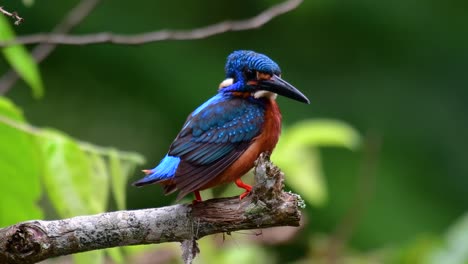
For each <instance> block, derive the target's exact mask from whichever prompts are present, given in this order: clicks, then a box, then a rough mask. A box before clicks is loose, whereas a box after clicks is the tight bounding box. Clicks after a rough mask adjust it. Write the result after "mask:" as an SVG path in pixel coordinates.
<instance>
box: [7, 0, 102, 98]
mask: <svg viewBox="0 0 468 264" xmlns="http://www.w3.org/2000/svg"><path fill="white" fill-rule="evenodd" d="M99 1H100V0H82V1H81V2H79V3H78V4H77V5H76V6H75V7H74V8H73V9H72V10H71V11H70V12H69V13H68V14H67V15H66V16H65V17H64V19H63V20H62V21H61V22H60V23H59V24H57V25H56V26H55V28H54V29H53V30H52V32H53V33H54V34H64V33H68V32H69V31H71V30H72V29H73V28H75V27H76V26H77V25H78V24H80V23H81V21H83V19H85V18H86V17H87V16H88V15H89V14H90V13H91V11H92V10H93V9H94V8H95V7H96V6H97V5H98V3H99ZM56 47H57V45H53V44H47V43H41V44H39V45H37V46H36V47H34V49H33V50H32V52H31V54H32V56H33V57H34V59H35V60H36V61H37V62H38V63H39V62H41V61H43V60H44V59H45V58H47V56H49V55H50V54H51V53H52V52H53V51H54V50H55V48H56ZM18 79H19V76H18V74H17V73H16V72H15V71H14V70H9V71H8V72H6V73H5V74H4V75H3V76H2V78H1V79H0V94H4V93H6V92H7V91H8V90H10V88H11V87H12V86H13V85H14V84H15V83H16V81H18Z"/></svg>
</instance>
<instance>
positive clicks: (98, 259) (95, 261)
mask: <svg viewBox="0 0 468 264" xmlns="http://www.w3.org/2000/svg"><path fill="white" fill-rule="evenodd" d="M72 257H73V260H74V262H75V264H101V263H104V250H95V251H89V252H84V253H78V254H73V255H72Z"/></svg>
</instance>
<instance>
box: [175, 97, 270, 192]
mask: <svg viewBox="0 0 468 264" xmlns="http://www.w3.org/2000/svg"><path fill="white" fill-rule="evenodd" d="M264 114H265V106H264V105H263V104H262V103H261V101H257V100H250V99H245V98H238V97H232V96H230V95H225V94H222V93H220V94H218V95H216V96H214V97H213V98H211V99H210V100H209V101H207V102H206V103H205V104H203V105H201V106H200V107H199V108H197V109H196V110H195V111H194V112H193V113H192V114H190V115H189V117H188V118H187V121H186V122H185V124H184V127H183V128H182V131H181V132H180V133H179V135H178V136H177V138H176V139H175V140H174V142H173V143H172V145H171V147H170V150H169V153H168V155H169V156H173V157H178V158H180V163H179V164H178V167H177V170H176V172H175V176H174V178H173V179H174V183H175V186H168V187H167V188H166V192H167V193H170V192H172V191H175V190H176V189H177V190H179V191H180V193H179V197H183V196H185V195H186V194H187V193H190V192H193V191H196V190H198V189H199V188H200V187H202V186H203V185H205V184H207V183H208V182H210V181H211V180H213V179H214V178H215V177H216V176H218V175H219V174H220V173H222V172H223V171H224V170H225V169H227V168H228V167H229V166H230V165H231V164H232V163H233V162H234V161H235V160H237V159H238V158H239V157H240V155H242V153H244V151H245V150H246V149H247V148H248V146H249V145H250V144H251V142H252V139H253V138H254V137H256V136H257V135H258V134H259V133H260V130H261V128H262V125H263V122H264Z"/></svg>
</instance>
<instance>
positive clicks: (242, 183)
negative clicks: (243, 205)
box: [235, 178, 252, 200]
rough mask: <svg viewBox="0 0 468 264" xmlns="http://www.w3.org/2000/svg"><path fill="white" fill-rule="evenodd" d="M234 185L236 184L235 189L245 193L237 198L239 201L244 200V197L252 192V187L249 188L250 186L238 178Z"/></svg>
mask: <svg viewBox="0 0 468 264" xmlns="http://www.w3.org/2000/svg"><path fill="white" fill-rule="evenodd" d="M235 183H236V185H237V187H239V188H242V189H244V190H245V192H243V193H242V194H241V195H240V196H239V199H240V200H242V199H244V197H246V196H247V195H248V194H249V193H250V191H251V190H252V186H250V185H248V184H246V183H244V182H243V181H242V180H241V179H240V178H239V179H237V180H236V181H235Z"/></svg>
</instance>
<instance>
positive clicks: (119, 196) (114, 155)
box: [109, 149, 130, 210]
mask: <svg viewBox="0 0 468 264" xmlns="http://www.w3.org/2000/svg"><path fill="white" fill-rule="evenodd" d="M109 166H110V173H111V177H112V193H113V194H114V199H115V203H116V204H117V208H118V209H119V210H123V209H125V199H126V192H125V189H126V187H127V186H126V183H127V172H126V171H124V166H123V164H122V162H121V160H120V159H119V154H118V152H117V150H115V149H112V150H110V152H109ZM129 169H130V168H128V166H127V168H126V170H127V171H128V170H129Z"/></svg>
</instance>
